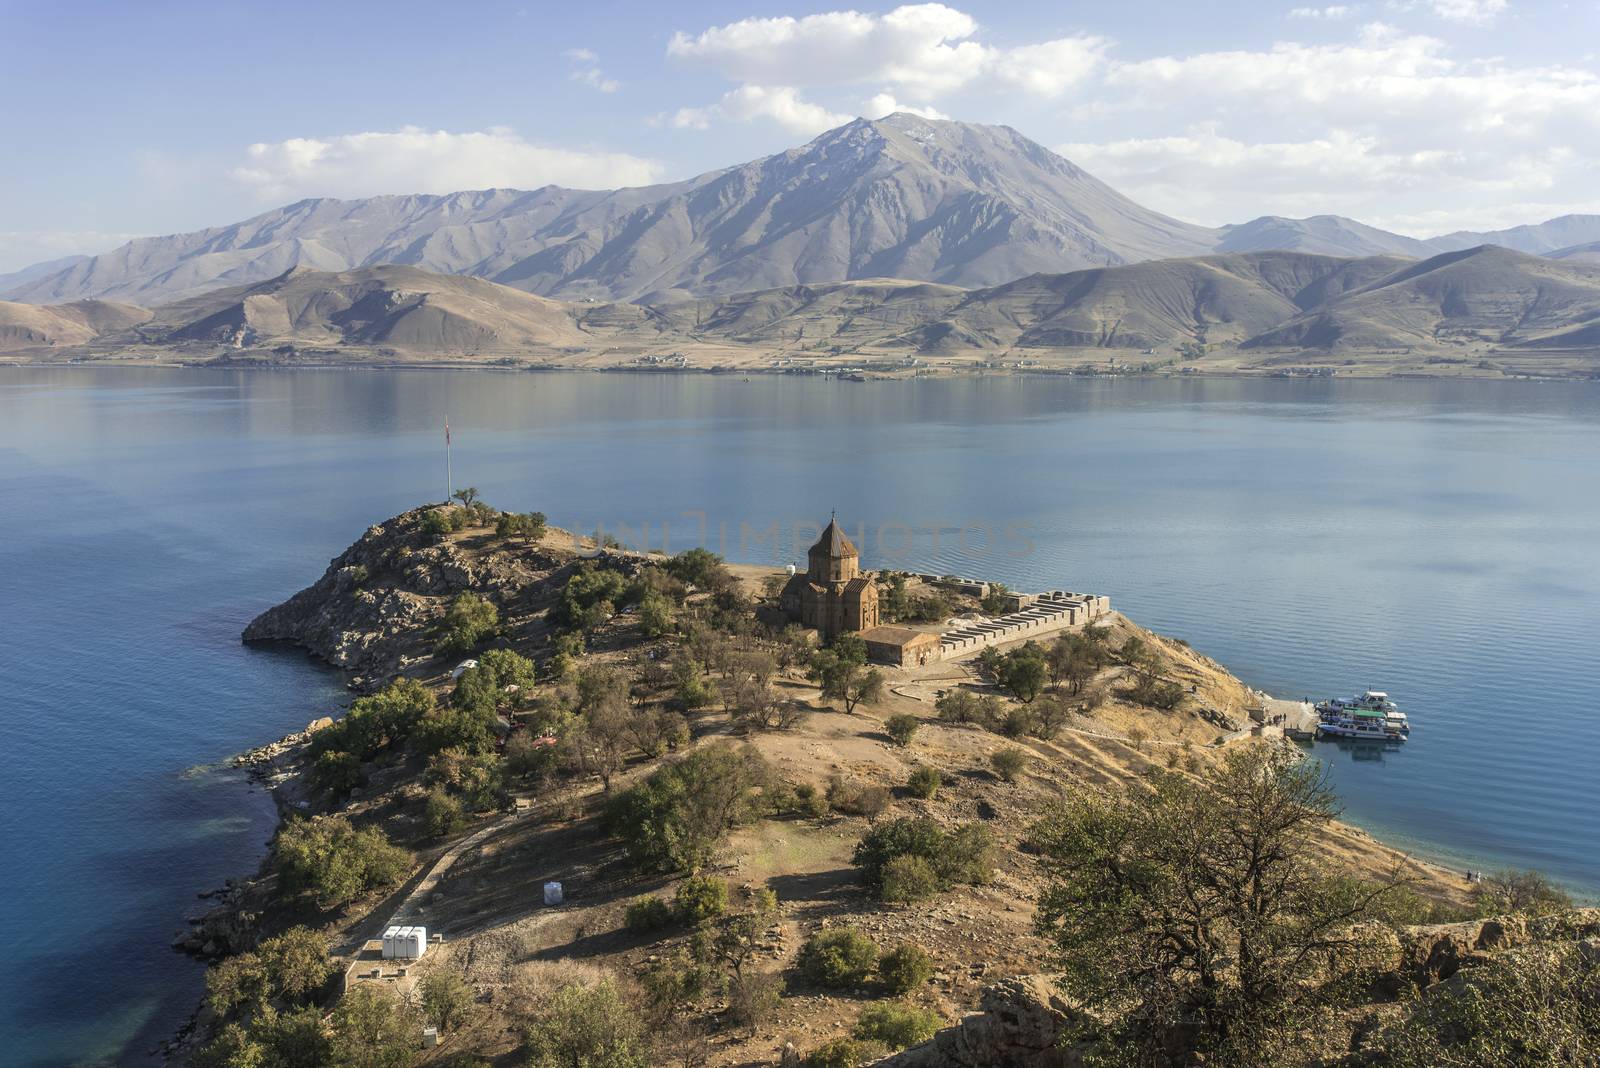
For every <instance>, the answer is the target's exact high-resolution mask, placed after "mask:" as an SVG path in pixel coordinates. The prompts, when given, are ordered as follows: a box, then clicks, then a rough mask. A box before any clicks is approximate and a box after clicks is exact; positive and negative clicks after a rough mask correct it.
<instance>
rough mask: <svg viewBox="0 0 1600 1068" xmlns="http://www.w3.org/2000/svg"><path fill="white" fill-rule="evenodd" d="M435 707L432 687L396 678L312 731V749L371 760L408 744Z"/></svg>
mask: <svg viewBox="0 0 1600 1068" xmlns="http://www.w3.org/2000/svg"><path fill="white" fill-rule="evenodd" d="M433 709H434V699H433V691H432V690H430V689H428V688H427V687H426V686H424V685H422V683H420V682H418V681H417V680H416V679H397V680H396V681H394V682H392V683H390V684H389V685H388V686H386V687H385V688H384V689H383V690H381V691H379V692H378V693H375V694H372V695H370V696H368V697H362V698H360V699H358V700H356V701H355V702H354V703H353V704H351V706H350V711H349V712H347V713H345V715H344V717H343V718H341V719H339V720H338V721H337V722H335V723H334V724H333V725H332V726H331V727H324V728H323V729H322V730H320V731H317V732H316V733H315V734H313V735H312V736H311V750H312V752H313V753H316V754H317V756H318V759H321V756H322V754H324V753H330V752H342V753H349V754H351V755H353V756H355V757H356V758H358V759H360V760H371V759H372V758H373V757H374V756H376V755H377V754H378V753H379V752H381V751H382V750H384V749H389V748H399V747H401V746H403V745H405V744H406V742H407V741H408V740H409V739H410V737H411V734H412V732H413V731H415V730H416V728H417V724H419V723H421V722H422V719H423V717H424V716H426V715H428V714H429V713H430V712H432V711H433Z"/></svg>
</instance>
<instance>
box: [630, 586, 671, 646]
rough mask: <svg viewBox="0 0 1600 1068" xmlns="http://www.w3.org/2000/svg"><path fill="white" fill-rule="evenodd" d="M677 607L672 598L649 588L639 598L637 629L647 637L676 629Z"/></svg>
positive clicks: (662, 634) (660, 635)
mask: <svg viewBox="0 0 1600 1068" xmlns="http://www.w3.org/2000/svg"><path fill="white" fill-rule="evenodd" d="M676 624H677V609H676V607H675V606H674V605H673V603H672V598H670V597H668V596H667V595H666V594H664V593H660V592H658V591H656V590H650V591H649V592H647V593H646V594H645V595H644V596H643V597H641V598H640V599H639V629H640V630H642V631H644V633H645V636H646V637H648V638H661V637H665V636H666V635H668V634H671V633H672V632H673V631H674V630H675V629H676Z"/></svg>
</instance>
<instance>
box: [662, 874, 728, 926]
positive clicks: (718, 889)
mask: <svg viewBox="0 0 1600 1068" xmlns="http://www.w3.org/2000/svg"><path fill="white" fill-rule="evenodd" d="M674 908H675V911H676V912H677V916H678V919H679V920H681V921H682V922H684V923H689V924H697V923H704V922H705V921H706V920H710V919H715V918H716V917H718V916H721V915H722V914H723V913H724V912H726V911H727V910H728V884H727V883H725V882H723V881H722V880H721V879H717V878H713V877H712V876H710V875H691V876H690V877H689V878H687V879H685V880H684V881H683V882H681V883H679V884H678V894H677V897H676V899H675V900H674Z"/></svg>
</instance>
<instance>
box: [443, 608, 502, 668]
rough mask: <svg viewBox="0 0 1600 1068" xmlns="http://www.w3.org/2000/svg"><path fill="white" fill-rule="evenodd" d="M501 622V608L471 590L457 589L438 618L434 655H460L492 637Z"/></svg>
mask: <svg viewBox="0 0 1600 1068" xmlns="http://www.w3.org/2000/svg"><path fill="white" fill-rule="evenodd" d="M499 626H500V610H499V609H497V608H495V606H494V605H492V604H490V603H489V602H488V601H485V600H484V599H483V598H482V597H479V596H478V595H477V594H474V593H458V594H456V596H455V600H453V601H451V602H450V608H449V610H448V611H446V612H445V614H444V618H443V619H441V620H440V621H439V629H438V638H437V639H436V640H435V641H434V644H433V652H434V655H435V656H446V657H448V656H460V655H461V654H462V653H466V652H470V651H471V650H472V648H473V647H474V646H476V645H478V644H479V643H480V642H483V641H485V640H487V639H488V638H489V637H491V636H492V635H493V634H494V632H495V630H496V628H498V627H499Z"/></svg>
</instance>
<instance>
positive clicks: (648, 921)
mask: <svg viewBox="0 0 1600 1068" xmlns="http://www.w3.org/2000/svg"><path fill="white" fill-rule="evenodd" d="M671 922H672V906H671V905H669V904H667V902H666V900H665V899H664V898H659V897H654V896H645V897H637V898H634V899H633V900H632V901H630V902H628V913H627V920H626V923H627V926H628V930H630V931H636V932H638V933H640V934H647V933H649V932H651V931H659V930H661V928H663V927H665V926H667V925H668V924H670V923H671Z"/></svg>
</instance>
